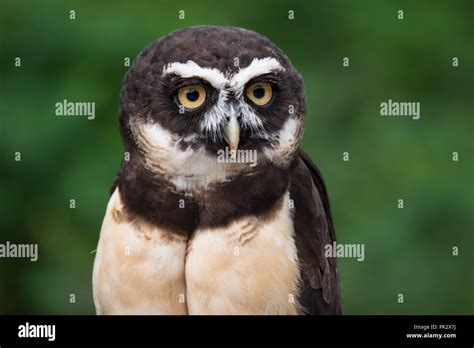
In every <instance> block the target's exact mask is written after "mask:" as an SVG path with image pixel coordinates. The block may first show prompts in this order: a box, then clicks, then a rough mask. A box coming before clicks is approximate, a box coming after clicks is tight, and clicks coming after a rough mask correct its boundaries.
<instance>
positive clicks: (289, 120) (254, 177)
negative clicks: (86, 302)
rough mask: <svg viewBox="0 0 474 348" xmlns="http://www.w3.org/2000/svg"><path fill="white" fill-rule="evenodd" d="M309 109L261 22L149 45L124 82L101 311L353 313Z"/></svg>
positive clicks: (101, 255)
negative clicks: (308, 137)
mask: <svg viewBox="0 0 474 348" xmlns="http://www.w3.org/2000/svg"><path fill="white" fill-rule="evenodd" d="M305 113H306V97H305V91H304V86H303V80H302V77H301V75H300V74H299V73H298V72H297V70H296V69H295V67H294V66H293V65H292V63H291V62H290V60H289V59H288V57H287V56H286V55H285V53H283V51H282V50H280V49H279V48H278V47H277V46H276V45H275V44H274V43H272V42H271V41H270V40H269V39H267V38H266V37H264V36H262V35H260V34H258V33H256V32H253V31H250V30H246V29H242V28H234V27H218V26H199V27H191V28H185V29H181V30H178V31H175V32H173V33H171V34H169V35H167V36H165V37H163V38H160V39H158V40H156V41H154V42H153V43H151V44H150V45H149V46H148V47H147V48H145V49H144V50H143V51H142V52H141V53H140V54H139V55H138V57H137V58H136V59H135V61H134V63H133V65H132V67H131V68H130V70H129V71H128V73H127V74H126V76H125V78H124V81H123V86H122V90H121V93H120V116H119V123H120V134H121V137H122V140H123V144H124V147H125V151H126V152H125V153H126V156H125V159H124V160H123V161H122V165H121V167H120V169H119V172H118V174H117V176H116V179H115V182H114V184H113V187H112V193H111V197H110V200H109V203H108V205H107V209H106V213H105V217H104V220H103V224H102V228H101V233H100V239H99V243H98V247H97V254H96V258H95V263H94V271H93V290H94V303H95V306H96V311H97V313H98V314H181V315H186V314H341V312H342V309H341V301H340V288H339V276H338V271H337V265H336V261H335V259H334V258H326V257H325V253H324V247H325V245H327V244H332V243H333V242H334V241H335V233H334V228H333V223H332V218H331V212H330V207H329V200H328V195H327V192H326V188H325V184H324V181H323V179H322V176H321V174H320V172H319V170H318V168H317V167H316V166H315V165H314V163H313V162H312V161H311V159H310V158H309V157H308V155H307V154H305V153H304V152H303V151H302V150H301V149H300V140H301V138H302V134H303V122H304V117H305Z"/></svg>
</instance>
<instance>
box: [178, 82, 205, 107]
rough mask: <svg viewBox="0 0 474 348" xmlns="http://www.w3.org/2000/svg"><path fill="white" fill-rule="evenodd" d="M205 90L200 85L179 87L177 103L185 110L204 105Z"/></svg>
mask: <svg viewBox="0 0 474 348" xmlns="http://www.w3.org/2000/svg"><path fill="white" fill-rule="evenodd" d="M205 100H206V90H205V88H204V87H203V86H201V85H189V86H185V87H181V88H180V89H179V91H178V101H179V103H180V104H181V105H182V106H184V107H185V108H186V109H196V108H198V107H200V106H201V105H202V104H204V101H205Z"/></svg>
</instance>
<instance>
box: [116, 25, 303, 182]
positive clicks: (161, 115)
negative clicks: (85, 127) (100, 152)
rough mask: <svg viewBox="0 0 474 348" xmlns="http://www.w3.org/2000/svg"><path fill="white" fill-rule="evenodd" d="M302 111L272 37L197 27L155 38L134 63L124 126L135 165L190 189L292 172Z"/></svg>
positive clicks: (297, 81) (124, 95) (295, 80)
mask: <svg viewBox="0 0 474 348" xmlns="http://www.w3.org/2000/svg"><path fill="white" fill-rule="evenodd" d="M305 111H306V98H305V93H304V88H303V81H302V78H301V76H300V74H299V73H298V72H297V71H296V69H295V68H294V66H293V65H292V64H291V62H290V60H289V59H288V57H287V56H286V55H285V54H284V53H283V52H282V51H281V50H280V49H279V48H278V47H277V46H276V45H275V44H273V43H272V42H271V41H270V40H269V39H267V38H266V37H264V36H262V35H260V34H258V33H256V32H253V31H249V30H246V29H241V28H234V27H217V26H199V27H191V28H185V29H181V30H178V31H175V32H173V33H171V34H169V35H167V36H165V37H163V38H160V39H158V40H156V41H155V42H153V43H151V44H150V45H149V46H148V47H147V48H145V50H144V51H143V52H141V53H140V54H139V56H138V57H137V58H136V59H135V61H134V63H133V65H132V67H131V68H130V70H129V71H128V73H127V75H126V76H125V78H124V83H123V87H122V91H121V103H120V129H121V134H122V138H123V140H124V145H125V148H126V151H128V152H129V153H130V156H131V158H132V159H134V160H135V165H137V161H138V162H140V163H141V164H142V165H143V167H144V168H146V170H148V171H149V172H151V173H155V174H156V175H160V176H161V177H164V178H166V179H168V180H169V181H170V182H172V183H173V184H174V185H175V186H177V187H178V188H182V189H188V188H189V187H190V186H195V185H208V184H210V183H214V182H219V181H227V180H230V178H232V176H235V175H239V174H242V173H251V172H252V171H255V170H259V169H261V168H264V167H265V166H268V165H275V166H279V167H287V166H289V164H290V163H291V161H292V159H293V157H294V155H295V153H296V151H297V149H298V145H299V142H300V139H301V136H302V131H303V119H304V115H305ZM249 159H252V163H246V160H249ZM247 162H248V161H247Z"/></svg>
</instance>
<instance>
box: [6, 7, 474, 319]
mask: <svg viewBox="0 0 474 348" xmlns="http://www.w3.org/2000/svg"><path fill="white" fill-rule="evenodd" d="M473 5H474V1H426V0H425V1H317V2H316V1H314V2H313V1H293V2H291V3H290V2H284V1H275V0H259V1H249V0H240V1H219V2H218V1H173V2H172V1H101V2H98V1H92V0H82V1H67V2H64V1H41V2H40V1H2V2H1V5H0V45H1V46H0V52H1V58H0V72H1V76H0V81H1V84H0V97H1V99H0V125H1V128H0V149H1V154H0V156H1V161H0V179H1V181H0V182H1V184H0V185H1V191H0V194H1V195H0V229H1V230H0V233H1V234H0V243H4V242H5V241H7V240H9V241H11V242H15V243H39V260H38V261H37V262H36V263H34V262H30V261H28V260H19V259H0V313H1V314H6V313H7V314H13V313H18V314H88V313H90V314H92V313H94V307H93V301H92V290H91V273H92V265H93V260H94V254H93V253H92V251H93V250H94V249H95V248H96V244H97V240H98V236H99V230H100V225H101V221H102V217H103V214H104V212H105V207H106V204H107V200H108V197H109V193H108V192H109V187H110V186H111V184H112V180H113V178H114V176H115V174H116V172H117V169H118V168H119V165H120V162H121V159H122V156H123V148H122V144H121V140H120V136H119V132H118V103H119V90H120V86H121V82H122V78H123V76H124V74H125V73H126V71H127V69H128V67H125V66H124V58H126V57H130V58H131V59H132V60H133V58H134V57H135V56H136V55H137V54H138V53H139V52H140V51H141V50H142V49H143V48H144V47H145V46H147V45H148V44H149V43H150V42H151V41H153V40H155V39H156V38H157V37H160V36H162V35H165V34H167V33H168V32H170V31H173V30H175V29H178V28H181V27H186V26H191V25H198V24H215V25H232V26H240V27H244V28H248V29H252V30H255V31H257V32H259V33H261V34H264V35H266V36H268V37H269V38H270V39H271V40H272V41H274V42H275V43H276V44H277V45H279V46H280V47H281V48H282V49H283V50H284V51H285V52H286V53H287V54H288V56H289V57H290V59H291V60H292V61H293V63H294V65H295V66H296V67H297V69H298V70H299V71H300V72H301V73H302V75H303V77H304V80H305V85H306V91H307V95H308V114H307V119H306V130H305V137H304V141H303V147H304V149H306V150H307V151H308V152H309V153H310V155H311V157H312V158H313V159H314V160H315V161H316V162H317V163H318V165H319V167H320V168H321V170H322V172H323V174H324V177H325V179H326V182H327V185H328V189H329V194H330V198H331V203H332V210H333V215H334V221H335V226H336V232H337V237H338V241H339V242H341V243H364V244H365V261H363V262H357V261H356V260H355V259H340V260H339V268H340V277H341V286H342V296H343V302H344V309H345V313H347V314H458V313H461V314H462V313H473V312H474V297H473V294H474V270H473V263H474V262H473V261H474V253H473V250H472V249H473V247H474V243H473V232H474V228H473V227H474V220H473V216H474V214H473V207H474V204H473V203H474V200H473V198H474V185H473V174H474V170H473V164H472V159H473V150H474V147H473V145H474V144H473V134H472V133H473V88H472V86H473V76H474V74H473V73H474V69H473V62H474V60H473V58H474V57H473V55H474V48H473V47H474V46H473V12H474V6H473ZM400 9H401V10H403V11H404V19H403V20H399V19H397V11H398V10H400ZM69 10H75V11H76V19H75V20H70V19H69ZM179 10H184V11H185V19H184V20H180V19H178V11H179ZM289 10H294V11H295V19H294V20H289V19H288V11H289ZM15 57H21V59H22V65H21V67H15V66H14V59H15ZM343 57H349V58H350V67H347V68H345V67H343V65H342V59H343ZM452 57H458V58H459V67H457V68H455V67H453V66H452ZM63 99H67V100H69V101H94V102H95V103H96V118H95V119H94V120H91V121H89V120H87V118H85V117H57V116H55V107H54V105H55V103H57V102H61V101H62V100H63ZM388 99H392V100H394V101H415V102H421V119H420V120H418V121H414V120H411V119H410V118H400V117H399V118H388V117H387V118H385V117H381V116H380V114H379V105H380V103H381V102H383V101H387V100H388ZM345 151H347V152H349V154H350V161H349V162H344V161H343V160H342V154H343V152H345ZM454 151H456V152H458V153H459V161H458V162H453V161H452V153H453V152H454ZM15 152H21V155H22V160H21V162H16V161H15V160H14V154H15ZM399 198H402V199H404V202H405V207H404V209H398V208H397V200H398V199H399ZM70 199H75V200H76V208H75V209H70V208H69V200H70ZM453 246H457V247H459V255H458V256H453V255H452V248H453ZM399 293H402V294H403V295H404V303H403V304H400V303H398V302H397V294H399ZM70 294H75V296H76V302H75V303H70V301H69V300H70Z"/></svg>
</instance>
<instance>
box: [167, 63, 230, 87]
mask: <svg viewBox="0 0 474 348" xmlns="http://www.w3.org/2000/svg"><path fill="white" fill-rule="evenodd" d="M168 74H175V75H178V76H181V77H183V78H190V77H199V78H202V79H203V80H206V81H208V82H209V83H210V84H211V85H212V86H213V87H214V88H216V89H222V88H224V87H225V85H226V84H227V83H228V82H229V80H228V79H227V78H226V77H225V76H224V74H223V73H222V72H221V71H219V69H215V68H203V67H201V66H199V65H198V64H196V63H195V62H193V61H192V60H188V61H187V62H186V63H184V64H183V63H179V62H174V63H170V64H167V65H166V66H165V67H164V68H163V76H166V75H168Z"/></svg>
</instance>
